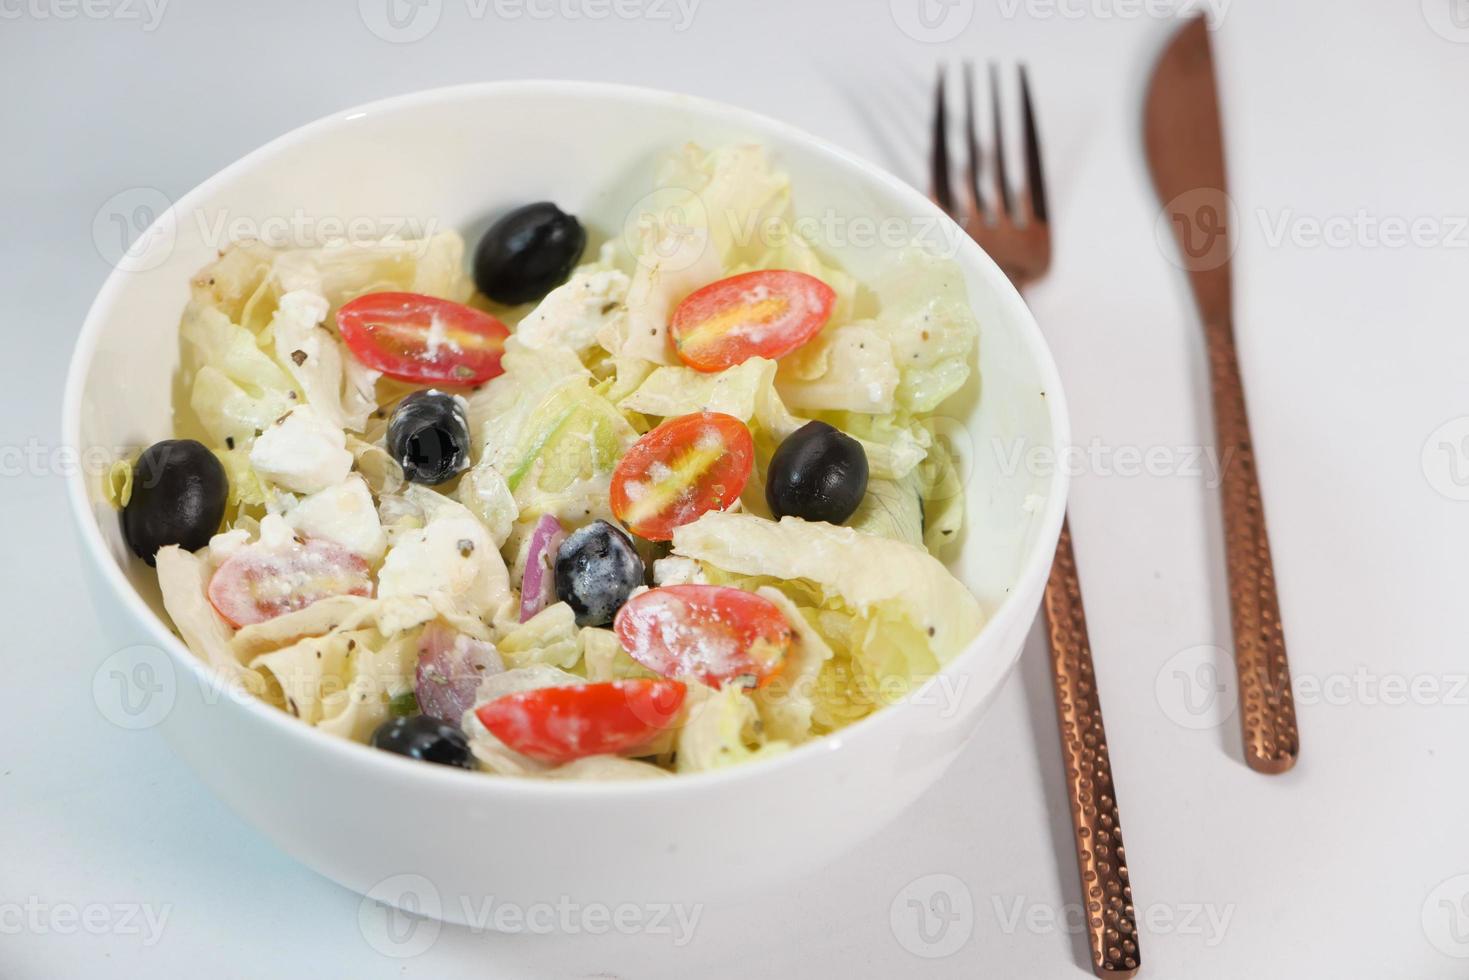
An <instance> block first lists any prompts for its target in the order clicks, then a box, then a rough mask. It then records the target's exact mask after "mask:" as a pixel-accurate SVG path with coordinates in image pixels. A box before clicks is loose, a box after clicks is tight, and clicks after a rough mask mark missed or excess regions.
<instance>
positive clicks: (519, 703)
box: [474, 679, 687, 765]
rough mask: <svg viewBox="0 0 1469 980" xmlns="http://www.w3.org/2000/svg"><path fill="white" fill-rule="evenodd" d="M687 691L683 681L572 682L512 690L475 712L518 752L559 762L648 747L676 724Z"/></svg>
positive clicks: (491, 731)
mask: <svg viewBox="0 0 1469 980" xmlns="http://www.w3.org/2000/svg"><path fill="white" fill-rule="evenodd" d="M685 693H687V691H686V689H685V688H684V686H683V685H682V684H680V683H679V682H678V681H662V680H650V679H643V680H633V681H608V682H605V683H601V684H572V685H569V686H567V687H542V688H537V689H536V690H533V691H520V692H517V693H515V694H507V695H505V696H504V697H499V698H496V699H495V700H493V701H490V702H488V703H487V704H482V705H480V706H479V707H478V708H476V709H474V713H475V715H476V716H477V717H478V718H479V720H480V722H481V723H483V724H484V726H485V727H486V728H488V729H489V730H490V733H491V734H492V735H494V736H495V737H496V738H498V739H499V740H500V741H502V742H504V743H505V744H506V745H508V746H509V747H510V748H512V749H514V750H515V751H516V752H519V753H520V754H521V755H528V756H530V757H531V758H532V759H536V760H539V761H541V762H550V763H554V764H557V765H559V764H560V763H563V762H571V761H572V760H573V759H582V758H585V757H587V756H589V755H628V754H631V753H634V752H636V751H637V750H638V749H640V748H643V747H645V746H646V745H647V744H648V743H649V742H651V741H652V740H653V739H654V737H656V736H657V735H658V733H659V732H662V731H664V730H665V729H667V728H668V727H669V726H671V725H672V724H673V722H674V720H675V719H676V718H677V717H678V711H679V709H680V708H681V707H683V700H684V694H685Z"/></svg>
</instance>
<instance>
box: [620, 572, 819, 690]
mask: <svg viewBox="0 0 1469 980" xmlns="http://www.w3.org/2000/svg"><path fill="white" fill-rule="evenodd" d="M613 628H614V629H615V630H616V632H617V639H618V641H619V642H621V643H622V646H623V649H625V650H627V652H628V654H629V655H631V657H632V658H633V659H634V660H636V661H637V662H638V663H640V664H642V665H643V666H644V667H647V668H648V669H649V670H652V671H656V672H657V673H660V674H662V675H663V676H665V677H697V678H698V679H699V680H701V681H703V682H704V683H705V684H708V685H709V686H710V687H723V686H724V685H725V684H727V683H730V682H733V683H736V684H739V685H741V686H744V687H759V686H761V685H763V684H764V683H765V682H766V681H768V680H770V678H772V677H774V676H775V675H776V674H777V673H779V672H780V669H781V667H782V666H783V665H784V664H785V656H786V651H788V650H789V649H790V646H791V640H792V633H791V627H790V624H789V623H787V622H786V619H785V617H784V616H782V615H781V612H780V609H779V608H777V607H776V605H775V603H773V602H771V601H770V600H769V599H766V598H765V597H764V596H759V595H756V594H755V593H753V592H744V591H742V590H740V589H732V588H726V587H724V586H718V585H670V586H666V587H664V588H661V589H651V590H649V591H647V592H643V593H640V594H639V595H635V596H633V597H632V598H631V599H629V600H628V601H627V603H626V604H625V605H624V606H623V607H622V609H620V610H619V611H618V613H617V620H616V623H615V624H614V626H613Z"/></svg>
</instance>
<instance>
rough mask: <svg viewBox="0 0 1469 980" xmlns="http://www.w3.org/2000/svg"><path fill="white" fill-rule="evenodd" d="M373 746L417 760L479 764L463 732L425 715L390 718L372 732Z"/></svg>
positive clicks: (467, 766)
mask: <svg viewBox="0 0 1469 980" xmlns="http://www.w3.org/2000/svg"><path fill="white" fill-rule="evenodd" d="M372 747H373V748H375V749H382V750H383V751H384V752H396V753H398V754H399V755H406V756H407V757H408V758H410V759H417V760H419V761H420V762H436V763H438V764H439V765H441V766H458V767H459V768H460V769H475V768H478V767H477V766H476V765H475V762H474V756H473V755H472V754H471V753H470V751H469V739H468V738H466V737H465V736H464V733H463V732H461V731H460V730H459V729H458V728H455V727H454V726H453V725H449V724H446V723H444V722H442V721H439V720H438V719H437V718H430V717H429V716H428V715H413V716H411V717H408V718H389V719H388V720H387V721H385V722H383V723H382V724H381V725H379V726H378V727H377V730H376V731H374V732H373V733H372Z"/></svg>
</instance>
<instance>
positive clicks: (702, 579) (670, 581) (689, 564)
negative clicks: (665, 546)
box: [653, 555, 709, 587]
mask: <svg viewBox="0 0 1469 980" xmlns="http://www.w3.org/2000/svg"><path fill="white" fill-rule="evenodd" d="M653 583H654V584H655V585H658V586H660V587H661V586H665V585H708V584H709V577H708V576H707V575H705V574H704V566H703V565H700V564H699V563H698V562H696V561H694V560H693V559H692V558H682V557H680V556H678V555H669V556H668V557H667V558H659V559H658V560H657V561H655V562H653Z"/></svg>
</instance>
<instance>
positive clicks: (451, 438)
mask: <svg viewBox="0 0 1469 980" xmlns="http://www.w3.org/2000/svg"><path fill="white" fill-rule="evenodd" d="M388 454H389V455H390V456H392V457H393V458H394V459H395V460H397V461H398V465H399V466H401V467H403V476H404V477H406V478H407V479H409V480H411V481H413V482H414V483H425V484H428V485H429V486H433V485H435V484H438V483H443V482H444V481H446V480H452V479H454V477H456V476H458V475H459V474H460V473H463V472H464V471H465V469H467V468H468V467H469V417H468V415H467V413H466V412H465V410H464V403H463V402H462V401H461V400H460V399H458V398H456V397H454V396H453V395H449V394H445V393H444V392H442V391H434V390H433V389H429V390H428V391H415V392H414V393H413V394H411V395H409V396H408V397H407V398H405V399H403V400H402V401H401V402H399V403H398V407H397V408H395V409H394V410H393V417H392V418H391V419H389V420H388Z"/></svg>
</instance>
